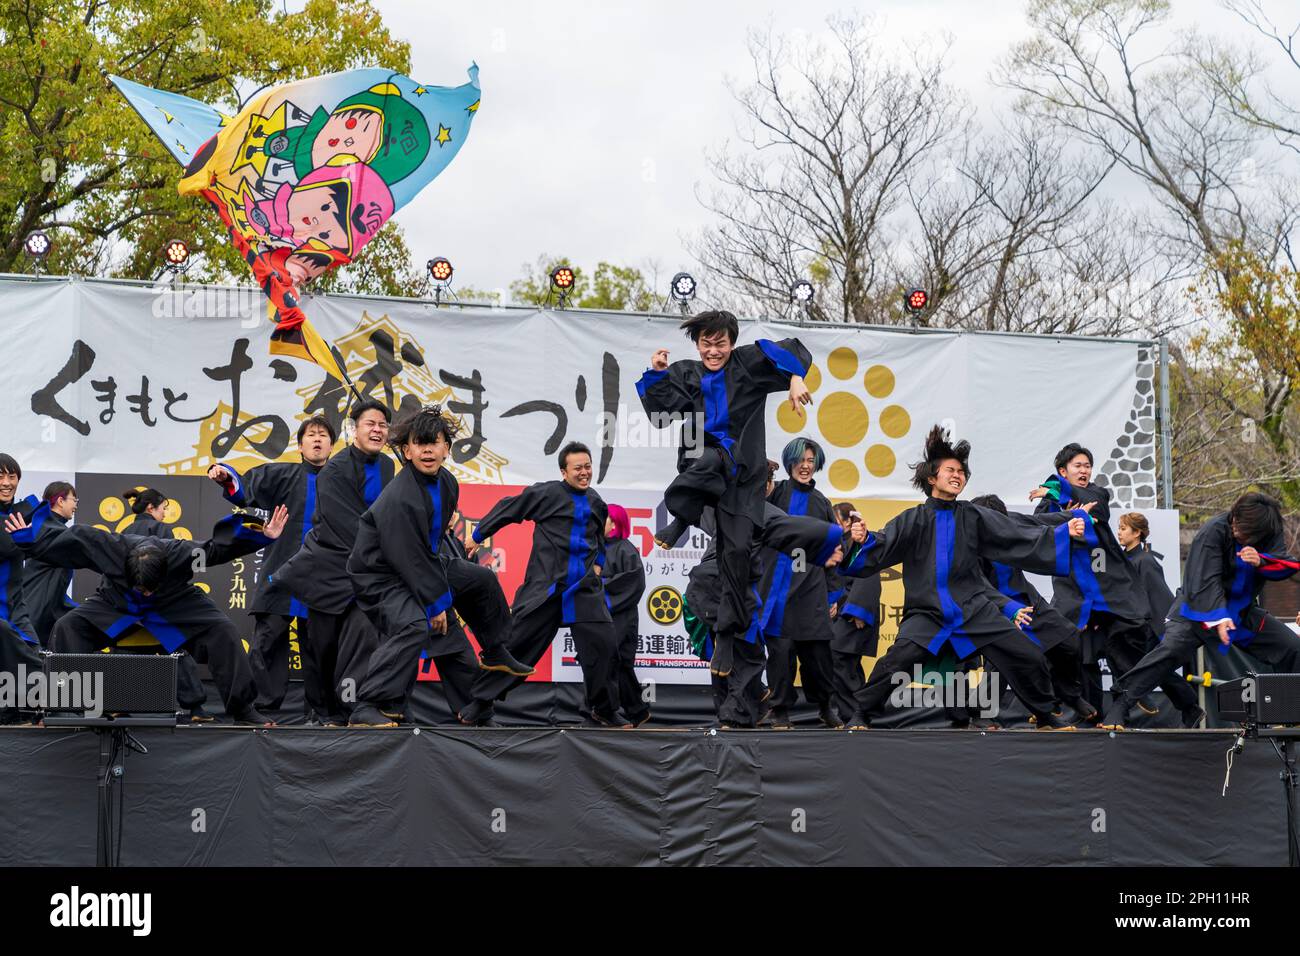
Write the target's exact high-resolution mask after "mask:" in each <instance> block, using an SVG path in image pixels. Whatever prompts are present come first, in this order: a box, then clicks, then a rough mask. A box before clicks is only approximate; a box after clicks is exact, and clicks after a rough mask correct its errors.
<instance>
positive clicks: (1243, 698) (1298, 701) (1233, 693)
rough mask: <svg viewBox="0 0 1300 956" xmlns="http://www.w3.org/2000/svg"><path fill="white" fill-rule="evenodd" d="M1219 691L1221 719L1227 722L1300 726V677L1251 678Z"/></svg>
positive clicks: (1230, 684)
mask: <svg viewBox="0 0 1300 956" xmlns="http://www.w3.org/2000/svg"><path fill="white" fill-rule="evenodd" d="M1248 682H1250V686H1248ZM1215 689H1216V691H1217V692H1218V704H1219V716H1220V717H1223V718H1224V719H1225V720H1235V721H1239V722H1241V723H1243V724H1300V674H1251V675H1249V676H1247V677H1242V678H1239V679H1238V680H1231V681H1225V682H1224V683H1222V684H1220V685H1219V686H1218V687H1217V688H1215Z"/></svg>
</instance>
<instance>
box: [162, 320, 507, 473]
mask: <svg viewBox="0 0 1300 956" xmlns="http://www.w3.org/2000/svg"><path fill="white" fill-rule="evenodd" d="M380 330H382V331H384V332H387V333H388V335H389V336H391V338H392V340H393V346H394V349H395V351H398V352H400V350H401V349H402V347H403V344H404V343H410V344H411V345H412V346H414V347H415V348H416V350H417V351H419V353H420V354H421V355H424V354H425V350H424V348H423V346H421V345H420V343H419V342H418V341H417V340H416V339H415V337H414V336H412V335H409V334H408V333H406V332H405V331H403V330H402V329H399V328H398V327H397V325H396V323H394V322H393V321H392V319H390V318H389V317H388V316H387V315H382V316H379V317H378V318H376V317H373V316H371V315H370V313H368V312H366V311H364V310H363V311H362V313H361V319H360V320H359V321H358V322H357V325H356V327H355V328H354V329H352V331H350V332H348V333H347V334H345V335H343V336H341V337H340V338H337V339H335V340H334V342H333V344H334V345H335V347H337V348H338V350H339V354H341V355H342V356H343V364H344V367H345V368H346V369H347V372H348V375H349V376H350V377H351V378H352V380H353V382H356V381H357V380H358V379H359V378H360V377H361V376H362V375H363V374H364V373H365V371H366V370H367V369H370V368H373V367H374V366H375V364H376V362H377V360H378V357H377V356H376V355H375V347H374V344H373V343H372V342H371V341H370V338H371V336H372V335H373V334H374V333H375V332H376V331H380ZM319 387H320V386H319V384H318V383H314V384H311V385H305V386H303V387H302V388H299V389H297V391H296V394H297V395H298V397H299V398H300V399H301V402H300V406H299V407H300V408H301V407H302V406H305V405H306V403H307V402H308V401H309V400H310V399H311V398H312V397H313V396H314V395H315V394H316V392H317V390H318V389H319ZM392 387H393V399H392V405H393V407H394V408H396V407H398V406H399V405H400V404H401V401H402V398H403V397H404V396H406V395H413V396H414V397H415V398H416V399H417V400H418V401H419V403H420V404H421V405H426V404H430V403H434V402H437V403H439V404H441V405H443V406H444V407H445V406H446V404H447V403H448V402H451V401H459V400H461V399H462V398H463V397H464V398H467V397H468V396H460V395H457V394H456V392H455V390H454V389H452V388H450V387H449V386H447V385H443V384H442V383H441V382H439V381H438V380H437V379H436V378H435V377H434V375H433V372H431V371H430V370H429V365H428V362H427V360H426V363H425V364H424V365H422V366H415V365H411V364H410V363H408V362H403V363H402V369H401V371H400V372H398V373H397V375H396V376H394V378H393V381H392ZM373 397H375V398H378V399H380V400H381V401H387V399H386V396H385V395H384V393H383V391H382V390H378V391H376V392H374V393H373ZM231 411H232V409H231V407H230V405H229V404H228V403H226V402H222V403H221V404H219V405H218V406H217V409H216V411H215V412H214V413H213V414H212V415H210V416H208V417H207V418H205V419H204V420H203V421H201V422H199V429H198V431H199V434H198V441H196V442H195V443H194V445H193V446H192V447H193V448H194V454H193V455H191V456H190V457H188V458H182V459H178V460H176V461H168V462H160V463H159V467H160V468H161V469H162V470H163V473H164V474H167V475H172V476H177V477H182V476H199V477H202V476H204V475H206V474H207V471H208V468H209V467H210V466H212V465H215V464H217V459H216V458H214V457H213V456H212V440H213V439H214V438H216V437H217V435H219V434H221V433H222V432H224V431H226V430H228V429H229V428H230V426H231V420H230V414H231ZM265 413H266V412H265V410H264V409H255V410H254V411H243V410H241V411H240V415H239V420H240V421H241V422H242V421H247V420H248V419H250V418H256V417H258V416H259V415H264V414H265ZM308 417H309V416H308V415H307V413H306V412H305V411H299V412H298V413H297V415H295V416H294V421H293V423H292V424H291V425H290V429H291V431H293V432H296V431H297V426H298V424H299V423H300V422H302V421H303V420H304V419H306V418H308ZM466 425H468V422H467V423H466ZM270 431H271V426H270V425H269V424H266V423H260V424H257V425H255V426H253V427H252V428H250V429H249V430H248V431H246V432H244V433H243V435H241V436H240V437H239V439H238V440H237V441H236V442H235V445H234V447H233V448H232V449H231V450H230V453H229V454H228V455H226V456H225V458H224V459H222V460H223V461H224V462H226V463H227V464H230V465H232V466H233V467H234V468H235V469H236V470H238V471H240V472H243V471H246V470H247V469H249V468H253V467H255V466H257V465H261V464H264V463H266V462H268V461H271V460H273V459H269V458H266V457H264V456H263V455H261V454H260V453H259V452H258V451H257V449H256V448H254V447H253V444H252V443H253V442H260V441H263V440H265V439H266V438H267V436H268V435H269V434H270ZM343 446H344V440H343V436H341V435H340V436H339V440H338V442H336V443H335V446H334V450H335V451H338V450H340V449H341V448H343ZM274 460H276V461H290V462H291V461H297V460H298V450H297V447H296V446H295V445H294V443H293V440H292V437H291V438H290V442H289V447H288V448H286V449H285V451H284V454H282V455H281V456H280V457H279V458H278V459H274ZM446 464H447V467H448V468H450V469H451V473H452V474H453V475H455V476H456V479H457V480H458V481H463V482H469V483H471V484H490V485H492V484H495V485H499V484H504V483H505V479H504V478H503V477H502V469H503V468H504V467H505V466H506V465H508V464H509V459H508V458H504V457H503V456H501V455H498V454H496V453H495V452H493V451H492V450H491V449H490V448H488V446H487V444H486V443H484V444H483V445H482V446H481V447H480V448H479V451H478V454H477V455H475V456H474V457H473V458H471V459H470V460H469V461H467V462H464V463H463V464H462V463H458V462H455V461H452V460H451V459H450V458H448V459H447V463H446Z"/></svg>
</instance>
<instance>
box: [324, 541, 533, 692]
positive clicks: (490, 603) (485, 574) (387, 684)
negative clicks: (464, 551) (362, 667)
mask: <svg viewBox="0 0 1300 956" xmlns="http://www.w3.org/2000/svg"><path fill="white" fill-rule="evenodd" d="M444 571H445V573H446V575H447V585H448V587H449V589H450V590H451V593H452V595H453V598H452V605H451V608H449V609H448V611H447V621H448V627H447V633H446V634H434V633H433V632H432V631H431V630H430V629H429V617H428V615H427V614H425V611H424V607H423V606H421V605H420V604H419V603H417V602H416V600H415V598H414V597H412V595H411V592H410V591H409V590H407V588H406V587H405V586H403V585H394V586H393V587H392V588H390V589H389V590H388V592H386V593H385V594H382V595H367V596H366V597H367V602H366V603H367V606H368V607H372V608H374V610H373V611H372V612H371V613H372V619H373V621H374V624H375V627H376V628H377V629H378V631H379V634H380V637H379V643H378V646H377V647H376V648H375V649H374V651H373V652H372V653H371V655H370V661H369V666H368V667H367V669H366V672H365V678H364V680H362V681H361V684H360V687H359V689H358V691H357V700H358V701H360V702H362V703H366V704H371V705H375V706H378V705H382V704H393V703H399V702H404V701H405V700H406V698H407V697H408V696H409V695H410V693H411V689H412V688H413V687H414V686H415V680H416V677H417V676H418V668H419V663H420V651H421V650H422V649H424V648H426V647H427V648H428V649H429V651H430V657H432V658H433V662H434V663H435V664H436V665H437V666H438V673H439V676H441V677H442V679H443V681H444V682H445V683H446V685H447V686H446V688H445V689H446V691H447V702H448V704H450V705H452V706H454V707H455V708H456V710H458V711H459V710H460V709H461V708H462V707H464V706H465V705H466V704H468V703H469V697H470V692H471V689H472V686H473V681H474V679H475V678H476V677H477V676H478V674H479V664H478V658H477V657H475V656H474V650H473V648H472V647H471V646H470V643H469V638H468V637H466V636H465V631H464V630H463V629H462V628H461V627H460V625H459V622H456V621H455V620H454V619H455V617H456V615H458V614H459V615H460V617H461V618H463V619H464V620H465V623H466V624H468V625H469V626H470V627H471V628H472V629H473V631H474V635H475V636H476V637H478V638H479V641H480V643H481V644H483V645H484V646H487V647H495V646H496V645H497V644H499V643H501V642H502V641H505V640H508V637H509V634H510V629H511V626H510V606H509V605H508V604H507V603H506V596H505V594H504V593H502V591H501V584H500V582H499V581H498V580H497V576H496V575H495V574H493V573H492V571H491V569H490V568H485V567H483V566H482V565H478V564H472V563H470V562H469V561H457V560H452V561H446V562H444ZM314 613H315V612H313V615H314ZM503 676H507V677H508V676H509V675H503Z"/></svg>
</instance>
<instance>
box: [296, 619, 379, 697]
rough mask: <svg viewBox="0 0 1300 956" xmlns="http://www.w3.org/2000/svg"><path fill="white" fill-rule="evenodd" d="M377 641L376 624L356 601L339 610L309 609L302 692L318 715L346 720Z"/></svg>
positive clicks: (303, 645) (302, 643) (303, 642)
mask: <svg viewBox="0 0 1300 956" xmlns="http://www.w3.org/2000/svg"><path fill="white" fill-rule="evenodd" d="M378 644H379V634H378V633H377V632H376V631H375V626H374V625H373V624H372V623H371V622H370V619H369V618H367V617H366V615H365V614H364V613H362V611H361V609H360V608H359V607H357V605H356V603H355V602H353V603H352V604H349V605H348V607H347V609H346V610H344V611H343V612H341V613H339V614H330V613H328V612H326V611H321V610H318V609H316V608H311V609H310V614H309V615H308V617H307V639H306V640H305V641H302V642H301V645H302V679H303V695H304V696H305V697H306V699H307V706H309V707H310V708H311V709H312V710H313V711H314V712H315V714H316V716H317V717H318V718H319V719H321V720H333V721H345V720H346V719H347V717H348V715H350V714H351V713H352V708H353V707H355V706H356V704H357V701H358V700H360V697H359V696H358V695H359V691H360V688H361V681H362V680H363V679H364V678H365V676H366V671H367V669H368V668H369V665H370V655H371V653H372V652H373V651H374V649H375V647H376V646H377V645H378Z"/></svg>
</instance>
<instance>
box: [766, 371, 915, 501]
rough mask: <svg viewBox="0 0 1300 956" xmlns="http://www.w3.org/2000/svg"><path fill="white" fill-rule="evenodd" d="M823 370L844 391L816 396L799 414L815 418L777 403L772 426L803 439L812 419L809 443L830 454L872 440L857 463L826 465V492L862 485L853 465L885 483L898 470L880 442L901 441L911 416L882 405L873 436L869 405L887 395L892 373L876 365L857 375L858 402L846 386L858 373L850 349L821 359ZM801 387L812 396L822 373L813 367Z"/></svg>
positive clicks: (890, 451) (894, 406) (840, 461)
mask: <svg viewBox="0 0 1300 956" xmlns="http://www.w3.org/2000/svg"><path fill="white" fill-rule="evenodd" d="M825 365H826V370H827V371H828V372H829V373H830V376H831V379H832V380H838V381H837V382H836V383H835V384H836V385H837V386H839V384H840V383H846V385H847V388H845V389H844V390H835V391H830V392H829V393H827V394H823V395H819V396H816V397H815V400H816V404H815V405H813V406H812V407H811V409H808V408H805V409H804V411H805V412H808V411H812V410H815V411H816V415H815V416H813V415H800V414H799V413H798V412H796V411H794V410H793V409H791V408H790V403H789V402H788V401H783V402H781V404H780V406H778V408H777V411H776V421H777V425H779V426H780V428H781V429H782V431H784V432H786V433H787V434H790V435H798V434H809V430H810V427H811V425H812V423H813V418H814V417H815V419H816V424H817V431H818V432H820V434H814V435H811V436H810V437H814V438H819V439H820V440H822V441H823V442H824V443H825V444H826V445H828V446H831V447H833V448H844V449H851V448H858V447H860V446H861V445H862V444H863V443H864V442H865V441H868V440H872V441H871V444H870V445H869V446H868V447H867V450H866V452H865V454H863V455H862V457H861V458H856V456H855V457H854V458H853V459H848V458H839V459H834V460H831V461H830V462H829V463H828V464H829V467H828V470H827V476H828V478H829V480H830V484H831V486H832V487H833V488H834V489H835V490H836V491H840V492H852V491H854V490H856V489H857V488H858V487H859V485H860V482H861V480H862V471H861V469H860V467H859V465H858V462H859V461H860V462H861V463H862V464H863V465H865V466H866V470H867V473H868V474H870V475H873V476H874V477H876V478H887V477H889V476H890V475H892V474H893V473H894V470H895V469H896V468H897V467H898V455H897V452H895V450H894V449H893V448H892V447H890V445H889V444H886V442H887V441H895V440H898V439H901V438H905V437H906V436H907V435H908V433H909V432H911V430H912V416H911V415H910V414H909V413H908V411H907V409H906V408H904V407H903V406H902V405H901V404H898V403H893V404H889V405H886V406H885V407H884V408H881V409H880V410H879V411H877V412H876V413H875V425H876V431H875V432H874V433H873V432H872V428H871V426H872V409H871V408H870V402H871V400H872V399H875V400H880V399H886V398H889V397H890V396H891V395H893V393H894V388H895V386H896V385H897V384H898V383H897V379H896V378H895V376H894V372H893V369H891V368H890V367H889V366H887V365H879V364H877V365H871V366H869V367H868V368H867V369H866V371H865V372H863V374H862V378H861V379H860V381H861V383H862V388H863V389H864V390H865V392H866V396H867V399H866V400H865V401H864V399H863V395H862V393H861V392H858V391H857V390H856V389H855V388H854V386H853V384H852V383H853V381H854V380H855V379H856V378H857V376H858V373H859V371H860V369H861V363H860V362H859V360H858V356H857V353H856V352H854V350H853V349H851V348H846V347H841V348H837V349H833V350H832V351H831V353H830V354H829V355H827V356H826V362H825ZM804 382H805V383H806V384H807V386H808V390H809V391H810V392H814V393H815V392H816V391H817V390H818V388H819V387H820V386H821V385H822V382H823V376H822V371H821V369H820V368H818V366H817V365H816V364H814V365H812V366H811V367H810V368H809V369H808V374H807V375H806V376H804ZM829 457H832V458H833V456H829Z"/></svg>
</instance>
